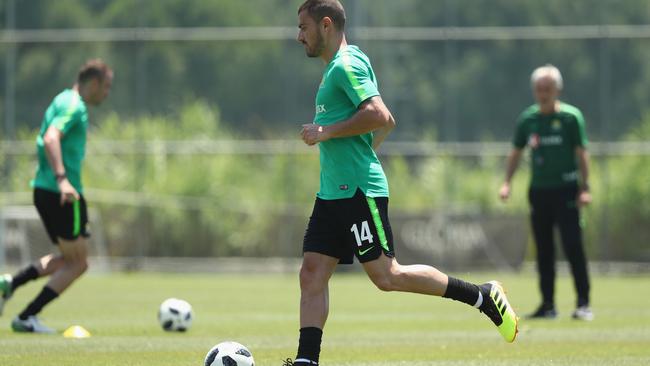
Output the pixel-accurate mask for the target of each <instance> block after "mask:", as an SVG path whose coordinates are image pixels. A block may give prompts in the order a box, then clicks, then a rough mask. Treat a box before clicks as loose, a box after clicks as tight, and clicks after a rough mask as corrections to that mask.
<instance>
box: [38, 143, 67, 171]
mask: <svg viewBox="0 0 650 366" xmlns="http://www.w3.org/2000/svg"><path fill="white" fill-rule="evenodd" d="M43 142H44V146H45V155H46V156H47V160H48V162H49V163H50V166H51V167H52V170H53V171H54V174H56V175H63V174H65V166H64V165H63V154H62V153H61V140H60V139H58V138H56V137H54V136H51V135H46V136H45V138H44V141H43Z"/></svg>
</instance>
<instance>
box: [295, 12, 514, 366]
mask: <svg viewBox="0 0 650 366" xmlns="http://www.w3.org/2000/svg"><path fill="white" fill-rule="evenodd" d="M298 16H299V28H300V31H299V34H298V41H299V42H301V43H302V44H303V46H304V47H305V51H306V53H307V56H309V57H318V58H320V59H322V60H323V61H324V62H325V64H326V67H325V71H324V73H323V78H322V80H321V83H320V86H319V89H318V93H317V96H316V115H315V117H314V123H311V124H305V125H303V129H302V132H301V137H302V139H303V141H304V142H305V143H306V144H308V145H315V144H318V145H319V149H320V164H321V174H320V175H321V179H320V190H319V192H318V194H317V198H316V202H315V204H314V209H313V213H312V215H311V218H310V220H309V224H308V227H307V230H306V233H305V238H304V242H303V262H302V268H301V270H300V290H301V299H300V339H299V345H298V353H297V356H296V359H295V360H294V361H291V360H290V359H288V360H287V361H286V362H285V364H294V365H317V364H318V360H319V354H320V346H321V338H322V334H323V327H324V325H325V321H326V320H327V315H328V305H329V300H328V298H329V292H328V282H329V279H330V277H331V276H332V274H333V272H334V270H335V268H336V266H337V264H338V263H342V264H349V263H352V261H353V257H355V256H356V257H357V259H358V260H359V262H361V263H362V265H363V268H364V270H365V271H366V273H367V274H368V276H369V277H370V279H371V280H372V282H373V283H374V284H375V285H376V286H377V287H378V288H379V289H381V290H383V291H404V292H414V293H421V294H427V295H435V296H444V297H448V298H452V299H454V300H458V301H462V302H465V303H467V304H469V305H470V306H474V307H476V308H478V309H480V311H482V312H484V313H485V314H486V315H487V316H488V317H489V318H490V319H491V320H492V321H493V322H494V323H495V324H496V325H497V326H498V327H499V331H500V332H501V334H502V336H503V337H504V338H505V340H506V341H508V342H512V341H514V338H515V336H516V333H517V317H516V315H515V313H514V311H513V310H512V308H511V307H510V305H509V304H508V301H507V299H506V297H505V293H504V292H503V290H502V288H501V286H500V284H498V283H497V282H488V283H485V284H483V285H478V286H477V285H475V284H471V283H468V282H465V281H462V280H459V279H456V278H453V277H449V276H447V275H446V274H444V273H442V272H440V271H438V270H437V269H435V268H433V267H430V266H425V265H409V266H404V265H400V264H399V263H398V262H397V261H396V259H395V253H394V250H393V236H392V231H391V227H390V223H389V220H388V183H387V180H386V176H385V175H384V171H383V169H382V167H381V163H380V162H379V159H377V155H376V154H375V150H377V149H378V148H379V145H380V144H381V143H382V141H383V140H384V139H385V138H386V136H387V135H388V133H389V132H390V130H391V129H392V128H393V127H394V126H395V121H394V119H393V117H392V115H391V113H390V111H389V110H388V109H387V108H386V106H385V105H384V103H383V101H382V99H381V97H380V95H379V92H378V89H377V80H376V78H375V74H374V72H373V70H372V66H371V65H370V61H369V60H368V57H366V55H365V54H363V53H362V52H361V51H360V50H359V48H357V47H356V46H351V45H348V44H347V42H346V38H345V33H344V28H345V11H344V9H343V7H342V6H341V4H340V3H339V2H338V1H336V0H308V1H306V2H305V3H304V4H303V5H301V6H300V8H299V10H298Z"/></svg>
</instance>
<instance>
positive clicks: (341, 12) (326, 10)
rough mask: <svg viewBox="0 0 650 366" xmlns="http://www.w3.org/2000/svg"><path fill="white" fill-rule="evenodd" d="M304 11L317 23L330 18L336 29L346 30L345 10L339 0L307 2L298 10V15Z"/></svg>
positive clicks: (312, 0)
mask: <svg viewBox="0 0 650 366" xmlns="http://www.w3.org/2000/svg"><path fill="white" fill-rule="evenodd" d="M303 10H306V11H307V14H309V16H310V17H312V19H314V20H315V21H316V22H320V21H321V20H323V18H325V17H328V18H330V19H332V23H334V26H335V27H336V29H338V30H340V31H342V30H344V29H345V9H343V5H341V3H340V2H338V0H307V1H305V2H304V3H303V4H302V5H300V7H299V8H298V14H300V13H301V12H302V11H303Z"/></svg>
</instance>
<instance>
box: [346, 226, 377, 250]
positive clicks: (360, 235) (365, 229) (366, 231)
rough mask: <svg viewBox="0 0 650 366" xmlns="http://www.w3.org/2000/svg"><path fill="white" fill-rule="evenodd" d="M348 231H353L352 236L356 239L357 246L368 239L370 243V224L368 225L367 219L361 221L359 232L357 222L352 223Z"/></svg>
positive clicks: (371, 238) (371, 239) (371, 237)
mask: <svg viewBox="0 0 650 366" xmlns="http://www.w3.org/2000/svg"><path fill="white" fill-rule="evenodd" d="M350 231H351V232H352V233H354V238H355V239H356V240H357V246H363V242H364V241H368V243H369V244H372V241H373V236H372V233H371V232H370V226H369V225H368V221H367V220H366V221H363V222H362V223H361V232H359V227H358V226H357V224H354V225H352V227H351V228H350Z"/></svg>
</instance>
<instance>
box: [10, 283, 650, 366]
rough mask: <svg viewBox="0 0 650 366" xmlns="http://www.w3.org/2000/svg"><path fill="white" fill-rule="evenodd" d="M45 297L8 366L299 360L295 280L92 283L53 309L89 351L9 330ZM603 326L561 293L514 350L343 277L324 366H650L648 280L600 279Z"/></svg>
mask: <svg viewBox="0 0 650 366" xmlns="http://www.w3.org/2000/svg"><path fill="white" fill-rule="evenodd" d="M457 275H458V276H463V277H466V278H468V279H471V280H474V281H485V280H489V279H493V278H498V279H500V280H502V281H503V283H504V284H505V285H506V287H507V290H508V293H509V298H510V300H511V303H512V304H513V305H514V306H515V308H516V309H517V310H518V311H519V312H520V313H525V312H528V311H531V310H532V309H533V308H534V306H536V305H537V304H538V294H537V290H536V288H535V282H536V280H535V277H534V276H533V275H532V273H524V274H522V275H508V274H505V275H504V274H488V273H471V274H468V273H458V274H457ZM39 287H40V286H37V285H34V284H32V285H31V286H28V287H26V288H24V289H22V290H21V291H19V292H18V293H17V294H16V296H15V297H14V298H13V299H12V300H11V302H10V303H9V304H8V306H7V308H6V310H5V311H6V314H5V315H4V316H3V317H2V318H0V350H1V352H0V365H3V366H4V365H6V366H27V365H61V366H67V365H70V366H73V365H74V366H76V365H111V366H113V365H125V366H130V365H134V366H135V365H138V366H162V365H169V366H172V365H173V366H185V365H187V366H194V365H201V364H202V360H203V357H204V355H205V353H206V352H207V351H208V350H209V349H210V347H211V346H213V345H214V344H216V343H218V342H221V341H225V340H235V341H239V342H241V343H243V344H245V345H246V346H248V347H249V348H250V349H251V351H252V352H253V354H254V356H255V359H256V364H257V365H260V366H267V365H275V366H279V365H281V362H282V360H283V359H284V358H287V357H292V358H293V357H294V356H295V354H294V353H295V347H296V341H297V336H298V331H297V329H298V298H299V291H298V281H297V277H296V276H294V275H279V274H278V275H264V276H262V275H199V274H196V275H163V274H130V275H129V274H121V275H120V274H115V275H91V276H88V277H87V278H84V279H82V280H81V281H80V282H79V283H78V284H77V285H76V286H75V287H73V288H72V289H71V290H70V291H69V292H68V293H66V296H64V297H62V298H61V299H60V300H59V301H57V302H55V303H53V304H52V305H51V306H50V307H48V308H47V309H46V310H45V311H44V313H43V318H44V319H45V321H46V322H47V324H48V325H51V326H53V327H55V328H57V329H58V330H63V329H64V328H66V327H68V326H70V325H73V324H79V325H82V326H84V327H86V328H87V329H88V330H89V331H90V332H91V333H92V335H93V336H92V337H91V338H89V339H77V340H75V339H65V338H63V337H62V336H61V335H51V336H47V335H30V334H14V333H12V332H11V331H10V330H9V319H11V316H12V315H13V314H14V313H15V312H17V311H18V310H19V306H21V305H22V304H23V303H24V302H25V301H27V299H29V298H31V296H33V295H34V294H35V291H37V289H38V288H39ZM593 288H594V290H593V293H594V297H593V309H594V311H595V314H596V319H595V320H594V321H593V322H580V321H574V320H572V319H570V313H571V311H572V310H573V305H574V304H573V291H572V289H571V284H570V278H568V277H566V276H563V277H562V278H560V279H559V281H558V296H557V306H558V310H559V312H560V315H559V317H558V319H557V320H552V321H526V320H522V322H521V332H520V334H519V337H518V339H517V341H516V342H515V343H514V344H506V343H505V342H503V340H502V339H501V337H500V335H499V334H498V332H497V331H496V329H495V328H494V326H493V325H492V324H491V322H489V321H488V320H487V318H485V317H484V316H483V315H482V314H480V313H478V312H477V311H476V310H474V309H472V308H470V307H468V306H466V305H464V304H460V303H456V302H453V301H451V300H447V299H439V298H433V297H426V296H420V295H412V294H399V293H381V292H379V291H378V290H376V289H375V288H374V287H373V286H372V284H371V283H370V281H368V280H367V279H366V278H365V276H362V275H358V274H335V276H334V277H333V280H332V282H331V286H330V294H331V309H330V317H329V321H328V324H327V326H326V332H325V338H324V342H323V353H322V356H321V362H322V363H323V364H324V365H332V366H334V365H373V366H376V365H396V364H397V365H477V366H478V365H481V366H483V365H566V366H593V365H598V364H601V365H611V366H617V365H630V366H631V365H634V366H642V365H648V364H650V347H649V346H650V297H649V296H647V294H648V288H650V279H648V278H647V277H640V276H606V277H605V276H595V277H594V278H593ZM167 297H178V298H183V299H186V300H188V301H189V302H190V303H191V304H192V305H193V307H194V315H195V322H194V325H193V327H192V329H190V331H189V332H187V333H184V334H178V333H165V332H164V331H162V330H161V329H160V328H159V326H158V322H157V319H156V312H157V308H158V306H159V304H160V302H162V300H164V299H165V298H167Z"/></svg>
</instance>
